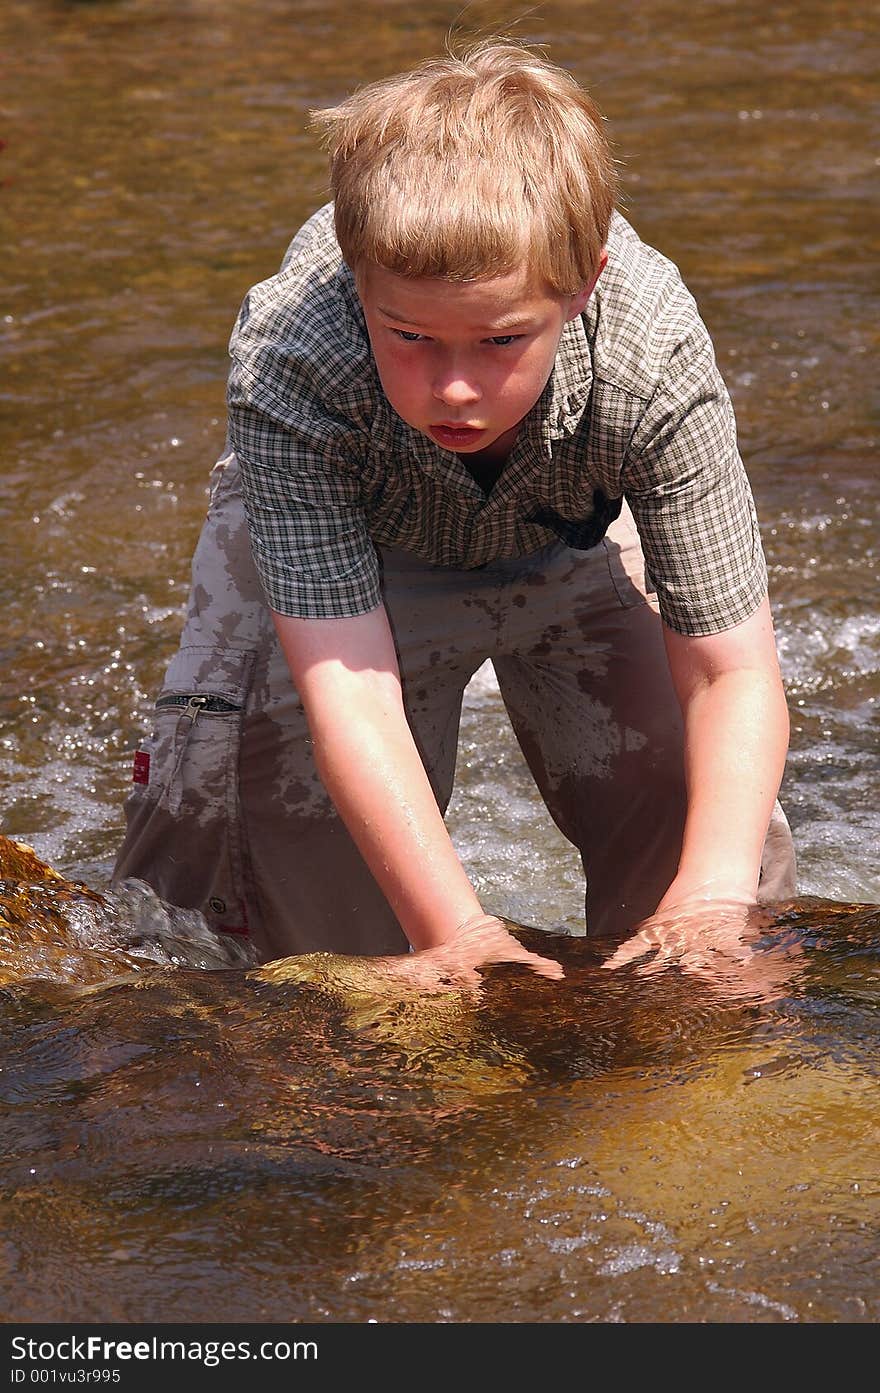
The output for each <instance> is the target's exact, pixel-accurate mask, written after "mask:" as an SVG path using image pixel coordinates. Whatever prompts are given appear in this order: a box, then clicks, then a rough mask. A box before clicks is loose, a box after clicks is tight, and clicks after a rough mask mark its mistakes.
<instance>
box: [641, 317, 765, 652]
mask: <svg viewBox="0 0 880 1393" xmlns="http://www.w3.org/2000/svg"><path fill="white" fill-rule="evenodd" d="M621 481H622V483H623V487H624V492H625V494H626V497H627V501H628V502H629V504H630V507H631V509H632V512H633V516H634V517H635V520H636V525H637V527H638V529H639V535H640V537H641V541H642V548H643V551H644V553H645V561H646V565H647V569H648V572H649V574H650V577H651V580H652V583H653V585H654V587H655V589H656V591H657V598H658V602H659V606H660V612H661V615H662V616H663V619H664V620H665V621H666V623H667V624H668V625H669V626H670V628H673V629H675V630H677V631H678V632H679V633H683V634H713V633H719V632H721V631H723V630H724V629H729V628H733V627H734V625H736V624H738V623H741V622H742V621H743V620H744V619H747V618H748V617H749V615H751V614H752V613H754V611H755V610H756V609H757V607H758V605H759V604H760V603H761V601H762V599H763V598H764V596H765V594H766V591H767V569H766V564H765V560H764V553H763V548H762V545H761V538H760V533H759V530H758V521H757V516H756V513H755V506H754V500H753V497H752V491H751V488H750V486H749V481H748V478H747V476H746V471H745V468H744V466H743V462H742V459H741V458H740V454H739V450H738V448H737V442H736V425H735V421H734V414H733V407H732V404H731V401H730V397H729V395H728V392H727V388H726V387H725V384H724V382H723V379H722V377H721V374H720V372H719V371H718V368H717V365H716V362H715V355H714V352H713V350H712V344H711V341H710V339H709V334H708V331H707V330H706V327H705V325H704V324H703V322H702V320H700V319H699V318H697V320H696V324H693V325H692V326H691V328H690V330H689V332H688V333H687V335H686V336H685V337H684V338H683V339H682V340H681V342H680V343H679V344H677V346H676V347H675V349H674V350H673V352H672V353H671V354H670V356H669V359H668V362H667V365H666V368H665V371H664V372H663V374H662V376H661V378H660V380H659V382H658V385H657V388H656V390H655V392H654V393H653V395H652V396H651V398H650V399H649V400H648V402H647V403H646V406H645V409H644V410H643V412H642V413H641V416H640V419H639V421H638V424H637V425H636V429H635V431H634V433H633V435H632V437H631V440H630V442H629V447H628V449H627V451H626V454H625V458H624V461H623V466H622V470H621Z"/></svg>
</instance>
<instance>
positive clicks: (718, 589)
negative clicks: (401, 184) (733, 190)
mask: <svg viewBox="0 0 880 1393" xmlns="http://www.w3.org/2000/svg"><path fill="white" fill-rule="evenodd" d="M230 356H231V359H232V367H231V371H230V376H229V391H228V403H229V426H230V437H231V441H232V444H233V446H234V448H235V451H236V453H237V455H238V457H239V460H240V462H241V469H242V477H243V487H244V497H245V506H246V510H247V515H248V523H249V527H250V531H251V538H252V543H253V550H254V556H255V559H256V564H257V568H258V571H259V574H260V577H261V580H262V582H263V586H264V588H265V591H266V595H267V598H268V601H269V603H270V605H271V606H272V607H273V608H274V609H276V610H277V611H279V612H280V613H283V614H291V615H299V616H302V617H304V618H315V619H319V618H333V617H342V616H346V615H354V614H362V613H365V612H366V611H368V610H370V609H374V608H375V607H376V606H377V605H378V604H379V603H380V602H381V594H380V588H379V563H378V557H377V553H376V545H379V546H392V547H398V548H401V549H403V550H405V551H411V552H415V553H416V554H417V555H418V556H421V557H424V558H426V559H427V560H429V561H432V562H435V563H437V564H438V565H442V566H460V567H463V568H471V567H478V566H483V565H485V564H486V563H489V562H492V561H493V560H499V559H502V558H503V559H507V558H510V557H515V556H524V555H527V554H528V553H530V552H534V551H537V550H539V549H540V548H542V547H544V546H546V545H547V544H548V543H549V542H552V541H554V540H556V539H561V540H562V541H563V542H565V543H566V544H567V545H568V546H571V547H575V548H577V549H580V550H586V549H587V548H589V547H591V546H594V545H595V544H596V543H597V542H598V541H599V540H600V539H601V537H602V536H603V535H604V533H605V531H606V529H607V527H608V525H609V524H610V523H611V522H612V521H613V520H614V518H615V517H616V516H617V515H618V513H619V512H620V507H621V500H622V498H624V497H625V498H626V500H627V502H628V503H629V505H630V507H631V509H632V512H633V515H634V517H635V520H636V524H637V526H638V530H639V535H640V537H641V541H642V547H643V550H644V553H645V559H646V563H647V568H648V571H649V574H650V578H651V582H652V583H653V585H654V587H655V589H656V591H657V596H658V600H659V604H660V611H661V614H662V615H663V618H664V619H665V621H666V623H667V624H669V625H670V626H671V627H672V628H673V629H677V630H678V631H679V632H681V633H684V634H709V633H716V632H718V631H720V630H723V629H727V628H730V627H731V626H732V625H734V624H737V623H739V622H740V621H741V620H743V619H745V618H747V617H748V616H749V615H750V614H751V613H752V612H753V611H754V610H755V609H756V608H757V606H758V604H759V603H760V601H761V600H762V598H763V596H764V594H765V592H766V585H767V576H766V567H765V563H764V556H763V551H762V548H761V541H760V536H759V533H758V526H757V520H756V517H755V509H754V504H753V501H752V495H751V490H750V488H749V484H748V480H747V478H746V474H745V470H744V468H743V464H742V461H741V459H740V456H739V453H738V450H737V445H736V427H735V423H734V418H733V410H732V407H731V404H730V399H729V397H728V394H727V390H726V388H725V386H724V383H723V381H722V379H721V376H720V374H719V372H718V369H717V367H716V365H715V356H714V353H713V349H712V344H711V341H710V339H709V334H708V331H707V329H706V327H705V325H704V324H703V322H702V320H701V319H700V317H699V314H698V312H697V308H696V304H695V302H694V300H693V297H692V296H691V295H690V293H689V292H688V291H687V289H686V288H685V286H684V284H683V283H682V280H681V277H680V275H679V273H678V271H677V269H676V267H675V266H674V265H673V264H672V263H671V262H670V261H668V260H667V259H666V258H665V257H663V256H661V255H660V254H659V253H658V252H656V251H654V250H653V249H652V248H651V247H648V246H646V245H645V244H644V243H643V242H642V241H640V239H639V238H638V237H637V236H636V234H635V232H634V231H633V229H632V228H631V227H630V226H629V224H628V223H627V222H626V221H625V220H624V219H623V218H622V217H621V216H620V215H619V214H615V216H614V220H613V224H612V229H611V235H610V237H609V241H608V265H607V266H606V268H605V270H604V271H603V273H602V275H601V277H600V278H599V283H598V285H597V288H596V290H595V291H594V293H593V295H592V296H591V297H590V301H589V303H588V305H587V307H586V310H585V311H584V313H583V314H582V315H581V316H580V317H579V318H577V319H575V320H573V321H571V322H570V323H568V324H566V326H565V328H564V330H563V334H562V339H561V342H560V345H559V351H558V353H557V356H556V362H555V365H554V370H553V373H552V376H551V378H550V381H549V382H548V383H547V386H546V388H545V390H544V392H543V395H542V396H541V398H540V400H539V401H538V402H537V404H536V405H535V406H534V407H533V409H532V411H531V412H530V413H529V415H528V416H527V417H526V419H525V421H524V422H523V425H522V427H521V429H520V434H519V437H518V439H517V442H516V444H515V446H514V449H513V451H512V453H511V455H510V457H509V459H508V461H507V463H506V464H505V467H504V470H503V472H502V474H501V477H500V478H499V479H498V481H497V482H496V484H495V485H494V487H493V489H492V491H491V493H490V494H489V495H488V497H487V496H486V494H485V493H484V491H483V489H482V488H481V487H480V485H479V484H478V483H477V482H476V481H475V480H474V478H473V477H472V476H471V474H470V473H469V472H468V470H467V468H466V466H465V465H464V463H463V462H462V459H461V458H460V457H459V456H457V455H455V454H454V453H452V452H451V451H448V450H444V449H443V448H442V447H441V446H439V445H436V444H435V443H434V442H433V441H432V440H429V439H428V438H427V437H426V436H423V435H421V434H420V433H419V432H418V431H416V430H414V429H412V428H411V427H410V426H408V425H406V423H405V422H404V421H402V420H401V419H400V417H399V416H397V414H396V413H395V412H394V410H393V409H392V407H391V406H390V405H389V403H388V401H387V399H386V398H385V396H384V394H383V392H382V389H381V386H380V383H379V379H378V376H377V373H376V368H375V364H374V362H373V358H372V354H371V351H370V343H369V338H368V336H367V330H366V325H365V323H364V318H363V313H362V310H361V307H360V302H359V300H358V297H357V292H356V290H355V286H354V281H353V278H352V275H351V273H350V271H349V269H348V268H347V266H346V265H345V264H344V262H343V261H342V258H341V254H340V251H339V247H338V245H337V243H336V239H335V236H334V233H333V219H332V208H331V207H330V205H327V206H326V207H324V208H322V209H320V210H319V211H318V212H317V213H316V214H315V215H314V216H313V217H312V218H310V219H309V221H308V222H307V223H306V224H305V226H304V227H303V228H302V229H301V230H300V232H299V233H298V234H297V236H296V237H295V238H294V240H293V242H292V244H291V246H290V248H289V250H288V252H287V255H286V257H285V259H284V263H283V266H282V269H281V271H280V272H279V274H278V275H276V276H273V277H272V278H271V279H270V280H267V281H263V282H262V283H261V284H259V285H256V286H255V287H254V288H253V289H252V290H251V291H250V293H249V294H248V295H247V296H246V298H245V301H244V304H243V306H242V309H241V312H240V314H239V317H238V321H237V323H236V326H235V329H234V330H233V333H232V337H231V340H230Z"/></svg>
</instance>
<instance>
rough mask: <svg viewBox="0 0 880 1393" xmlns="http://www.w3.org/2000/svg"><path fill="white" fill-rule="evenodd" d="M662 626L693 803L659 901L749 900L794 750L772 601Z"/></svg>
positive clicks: (690, 803)
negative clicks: (686, 628) (732, 620)
mask: <svg viewBox="0 0 880 1393" xmlns="http://www.w3.org/2000/svg"><path fill="white" fill-rule="evenodd" d="M663 630H664V639H665V641H666V653H667V657H668V660H669V668H670V672H671V674H672V680H673V684H674V686H675V690H676V693H677V695H678V699H679V702H680V704H681V709H682V715H683V717H684V730H685V776H686V780H687V789H688V811H687V820H686V823H685V831H684V839H683V845H682V854H681V860H680V862H679V866H678V872H677V874H676V877H675V879H674V881H673V882H672V884H671V885H670V887H669V889H668V890H667V892H666V894H665V895H664V897H663V899H662V900H661V902H660V905H659V906H658V910H661V911H662V910H663V909H665V908H667V907H668V906H669V905H674V904H678V903H679V902H681V901H682V900H688V899H692V898H694V897H695V896H697V897H700V898H709V899H726V900H743V901H747V902H753V901H754V899H755V893H756V891H757V886H758V876H759V873H760V869H761V852H762V850H763V846H764V837H765V834H766V831H767V824H768V822H769V820H770V813H771V811H772V809H773V803H774V800H775V798H776V795H777V792H778V790H779V784H780V781H781V779H782V773H783V769H784V765H785V756H786V753H787V750H788V729H789V727H788V709H787V706H786V701H785V694H784V692H783V688H782V679H781V677H780V674H779V664H778V660H777V656H776V645H775V640H774V635H773V624H772V620H771V617H770V606H769V602H768V600H767V599H766V598H765V599H764V600H763V602H762V604H761V605H760V607H759V608H758V609H757V610H756V611H755V613H754V614H753V615H752V616H751V617H750V618H749V619H746V620H745V621H744V622H743V623H741V624H738V625H736V627H735V628H732V629H728V630H726V631H724V632H723V633H719V634H712V635H709V636H704V637H695V638H694V637H686V636H685V635H683V634H679V633H676V632H674V631H673V630H672V629H670V628H669V627H668V626H667V625H664V626H663Z"/></svg>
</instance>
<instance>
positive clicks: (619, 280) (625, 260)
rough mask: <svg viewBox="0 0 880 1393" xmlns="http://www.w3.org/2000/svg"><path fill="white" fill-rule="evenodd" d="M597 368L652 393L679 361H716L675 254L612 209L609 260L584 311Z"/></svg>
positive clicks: (604, 376) (612, 380)
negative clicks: (644, 237)
mask: <svg viewBox="0 0 880 1393" xmlns="http://www.w3.org/2000/svg"><path fill="white" fill-rule="evenodd" d="M584 317H585V319H586V321H587V332H588V336H589V338H590V341H591V349H592V356H593V374H594V377H595V378H597V379H599V380H600V381H605V382H607V383H609V384H610V385H615V386H618V387H620V388H622V389H623V390H625V391H627V392H630V393H632V394H633V395H635V396H637V397H641V398H644V399H647V398H648V397H650V396H652V395H653V394H654V392H655V391H656V389H657V387H658V386H659V384H660V383H661V382H662V381H663V379H664V377H665V376H666V375H667V374H668V373H669V372H670V371H674V370H675V367H676V365H677V361H678V360H680V359H682V358H683V357H684V358H687V359H688V360H689V361H691V362H692V361H693V359H694V356H695V355H696V357H697V359H699V360H703V361H704V365H705V367H706V368H707V369H708V368H711V367H713V366H714V352H713V349H712V345H711V341H710V338H709V333H708V330H707V329H706V326H705V324H704V323H703V321H702V319H701V317H700V314H699V310H698V308H697V304H696V301H695V299H694V297H693V295H692V294H691V292H690V291H689V290H688V288H687V286H686V285H685V284H684V281H683V280H682V277H681V273H680V271H679V269H678V267H677V266H676V265H675V263H674V262H673V261H670V259H669V258H668V257H666V256H664V255H663V254H662V253H661V252H659V251H657V250H656V249H655V248H654V247H651V246H649V245H648V244H647V243H646V242H643V241H642V240H641V238H640V237H639V236H638V234H637V233H636V231H635V230H634V228H633V227H631V226H630V224H629V223H628V222H627V221H626V219H625V218H624V217H623V216H622V215H621V214H620V213H615V214H614V217H613V219H612V224H611V231H610V234H609V238H608V264H607V266H606V267H605V269H604V271H603V272H602V275H601V276H600V278H599V282H598V285H597V287H596V291H595V294H594V295H593V296H592V297H591V300H590V303H589V305H588V306H587V310H586V312H585V316H584Z"/></svg>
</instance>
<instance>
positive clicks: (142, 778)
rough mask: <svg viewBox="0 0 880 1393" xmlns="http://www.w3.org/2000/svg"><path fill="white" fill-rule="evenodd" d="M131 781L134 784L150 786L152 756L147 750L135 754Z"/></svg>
mask: <svg viewBox="0 0 880 1393" xmlns="http://www.w3.org/2000/svg"><path fill="white" fill-rule="evenodd" d="M131 781H132V783H133V784H148V783H149V782H150V756H149V755H148V754H147V751H146V750H138V751H136V753H135V757H134V769H133V771H132V775H131Z"/></svg>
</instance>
